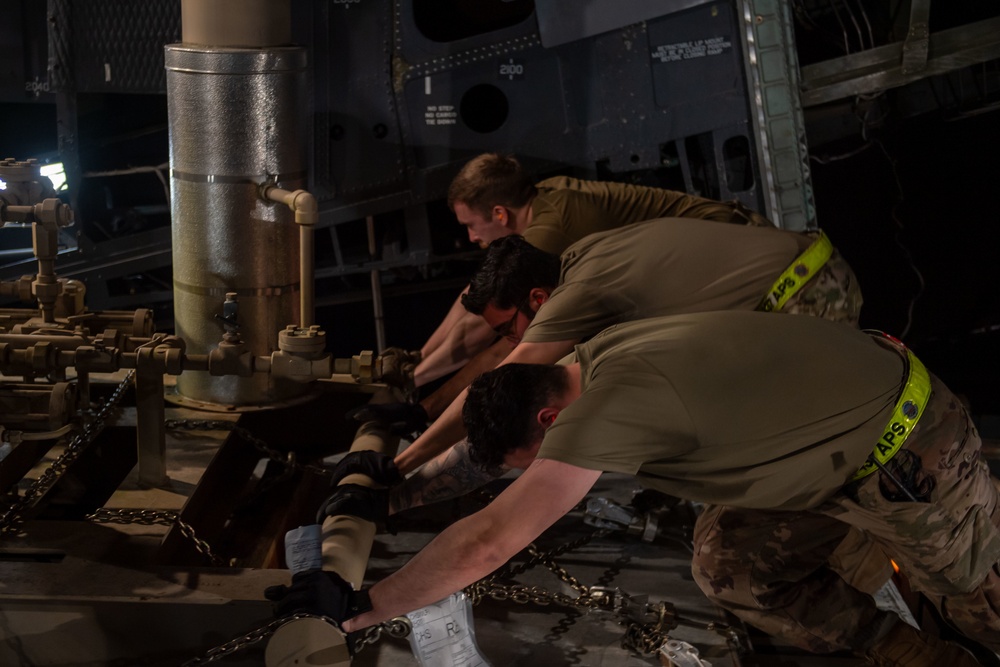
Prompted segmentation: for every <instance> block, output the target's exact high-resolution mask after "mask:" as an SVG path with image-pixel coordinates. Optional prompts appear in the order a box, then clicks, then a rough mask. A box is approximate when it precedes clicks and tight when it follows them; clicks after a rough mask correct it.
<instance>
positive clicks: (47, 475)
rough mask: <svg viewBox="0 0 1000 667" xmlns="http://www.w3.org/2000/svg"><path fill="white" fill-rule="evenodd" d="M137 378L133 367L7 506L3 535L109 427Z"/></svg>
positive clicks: (0, 523)
mask: <svg viewBox="0 0 1000 667" xmlns="http://www.w3.org/2000/svg"><path fill="white" fill-rule="evenodd" d="M134 378H135V371H134V370H130V371H129V372H128V374H126V376H125V379H123V380H122V381H121V383H119V385H118V386H117V387H116V388H115V390H114V392H112V394H111V396H110V397H108V400H107V401H105V402H104V404H103V405H102V406H101V407H100V409H99V410H98V411H97V413H96V414H95V415H94V417H93V419H91V420H90V421H89V422H87V423H86V424H85V425H84V427H83V430H82V431H80V433H78V434H77V435H76V437H74V438H73V440H71V441H70V443H69V444H68V445H66V449H65V450H64V451H63V453H62V454H61V455H59V457H58V458H56V460H55V461H53V462H52V465H50V466H49V467H48V468H46V469H45V471H44V472H42V474H41V475H39V476H38V479H36V480H35V481H34V483H32V485H31V486H29V487H28V488H27V489H25V491H24V494H23V495H22V496H21V497H20V498H19V499H18V500H17V501H16V502H15V503H13V504H12V505H11V506H10V507H8V508H7V510H6V511H5V512H4V513H3V515H0V535H3V534H6V533H11V532H13V531H15V530H16V529H17V527H18V525H19V524H20V523H21V515H22V514H23V513H24V512H25V510H27V509H28V508H29V507H31V506H32V505H33V504H34V502H35V501H36V500H37V499H38V498H39V497H41V496H42V495H44V494H45V492H46V491H48V490H49V489H50V488H52V486H53V485H54V484H55V483H56V482H57V481H59V478H61V477H62V476H63V474H64V473H65V472H66V470H67V468H69V466H70V464H71V463H73V461H75V460H76V459H77V458H79V457H80V455H81V454H82V453H83V452H84V451H86V449H87V447H89V446H90V444H91V443H93V441H94V439H95V438H97V436H98V435H99V434H100V433H101V432H102V431H103V430H104V428H105V426H106V423H105V422H107V420H108V418H109V417H111V415H112V413H113V412H114V411H115V409H116V408H117V407H118V404H119V403H120V402H121V400H122V397H124V396H125V392H126V391H127V390H128V388H129V386H130V385H131V384H132V381H133V379H134Z"/></svg>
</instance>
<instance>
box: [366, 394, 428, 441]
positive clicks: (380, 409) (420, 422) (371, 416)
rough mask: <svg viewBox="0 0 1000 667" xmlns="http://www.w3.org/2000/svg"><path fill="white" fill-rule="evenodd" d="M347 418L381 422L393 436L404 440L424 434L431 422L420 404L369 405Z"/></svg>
mask: <svg viewBox="0 0 1000 667" xmlns="http://www.w3.org/2000/svg"><path fill="white" fill-rule="evenodd" d="M347 418H348V419H354V420H356V421H359V422H367V421H376V422H379V423H380V424H384V425H385V426H386V427H387V428H388V429H389V432H390V433H392V434H393V435H398V436H401V437H404V438H405V437H409V436H412V435H413V434H414V433H423V432H424V429H426V428H427V422H428V421H429V419H428V417H427V411H426V410H424V408H423V406H422V405H420V404H419V403H381V404H376V403H369V404H368V405H362V406H361V407H360V408H357V409H355V410H352V411H351V412H348V413H347Z"/></svg>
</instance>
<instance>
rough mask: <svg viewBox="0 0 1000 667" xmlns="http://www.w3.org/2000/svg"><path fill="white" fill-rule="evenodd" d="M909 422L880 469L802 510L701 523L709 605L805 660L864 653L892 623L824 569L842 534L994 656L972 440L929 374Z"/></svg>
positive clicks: (985, 481) (985, 527) (983, 481)
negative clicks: (803, 653)
mask: <svg viewBox="0 0 1000 667" xmlns="http://www.w3.org/2000/svg"><path fill="white" fill-rule="evenodd" d="M931 387H932V395H931V398H930V401H929V403H928V405H927V408H926V410H925V412H924V414H923V415H922V416H921V418H920V421H919V422H918V424H917V425H916V427H915V428H914V430H913V431H912V433H911V434H910V436H909V438H908V439H907V440H906V442H905V444H904V446H903V449H901V450H900V451H899V452H898V453H897V454H896V455H895V456H894V457H893V458H892V459H890V460H889V462H888V464H887V466H886V467H887V468H888V470H889V472H890V473H891V474H892V476H893V477H895V478H896V479H897V480H898V481H900V482H901V483H902V485H903V486H905V487H906V488H907V489H908V490H909V492H910V493H911V494H913V496H914V497H916V498H917V502H914V501H913V500H911V499H910V498H909V497H908V496H907V494H906V493H905V492H903V491H901V490H900V489H899V488H898V487H897V485H896V484H895V483H894V482H893V481H892V480H891V478H890V477H889V475H887V474H884V473H879V472H876V473H875V474H872V475H869V476H868V477H866V478H864V479H862V480H859V481H857V482H853V483H851V484H848V485H847V486H846V487H845V488H844V489H843V490H842V491H841V492H839V493H837V494H836V495H835V496H834V497H832V498H831V499H829V500H828V501H827V502H825V503H824V504H822V505H820V506H819V507H816V508H814V509H812V510H809V511H804V512H774V511H756V510H747V509H740V510H730V509H728V508H727V509H726V510H725V511H722V512H715V513H714V514H711V515H707V516H703V518H705V520H704V521H702V520H699V523H698V526H697V528H696V533H695V544H696V553H695V556H694V566H693V572H694V575H695V579H696V580H697V581H698V584H699V585H700V586H701V588H702V590H704V591H705V593H706V594H707V595H708V596H709V598H710V599H712V600H713V601H714V602H716V603H717V604H719V605H720V606H723V607H725V608H727V609H729V610H731V611H732V612H733V613H735V614H736V615H737V616H739V617H740V618H742V619H744V620H745V621H746V622H748V623H750V624H751V625H754V626H756V627H758V628H760V629H762V630H764V631H765V632H768V633H769V634H774V635H778V636H781V637H783V638H785V639H787V640H789V641H791V642H792V643H794V644H797V645H798V646H800V647H802V648H805V649H807V650H810V651H815V652H832V651H837V650H842V649H850V650H855V651H863V650H865V649H867V648H868V647H869V646H871V645H872V643H873V642H874V641H875V640H876V639H877V638H878V637H880V636H881V635H883V634H884V633H885V632H886V631H887V630H888V629H889V628H890V627H891V626H892V625H893V624H894V623H895V622H896V619H895V617H894V616H893V615H891V614H888V613H886V612H883V611H880V610H878V609H877V608H876V607H875V604H874V602H873V600H872V598H871V597H870V596H868V595H865V594H863V593H861V592H859V591H858V590H857V589H855V588H854V587H852V586H850V585H848V583H847V582H846V581H844V579H842V578H841V577H840V576H838V575H837V574H834V573H833V572H832V571H831V570H830V569H829V568H828V567H826V564H827V559H828V557H829V555H830V554H831V553H832V552H833V550H834V548H836V546H837V545H838V543H839V542H840V540H841V539H842V538H843V537H844V535H846V533H847V531H848V530H849V529H851V528H853V529H856V530H859V531H863V533H864V534H865V535H866V536H868V538H869V539H871V540H872V541H874V542H875V543H877V544H878V545H879V547H880V548H881V549H882V550H883V551H884V553H886V554H888V555H889V556H890V557H891V558H892V559H893V560H894V561H895V562H896V563H897V564H898V565H899V566H900V568H901V571H902V573H903V574H904V575H905V576H906V577H907V579H908V580H909V583H910V585H911V587H912V588H913V589H914V590H917V591H920V592H921V593H923V594H924V595H925V596H927V598H928V599H930V600H931V601H932V602H933V604H934V605H935V606H936V607H937V609H938V611H939V612H940V613H941V615H942V617H943V618H945V619H946V620H947V621H948V622H949V623H950V624H952V625H953V626H954V627H955V628H957V629H958V630H959V631H961V632H962V633H963V634H965V635H966V636H968V637H973V638H976V639H977V640H978V641H980V642H981V643H983V644H984V645H986V646H987V647H989V648H990V649H991V650H993V651H1000V572H998V565H997V563H998V559H1000V500H998V495H997V490H996V488H995V487H994V483H993V480H992V479H991V477H990V473H989V469H988V467H987V465H986V463H985V462H984V461H983V460H982V459H981V456H980V449H981V446H982V442H981V440H980V437H979V434H978V433H977V431H976V428H975V426H974V425H973V424H972V421H971V420H970V419H969V417H968V415H967V414H966V411H965V409H964V408H963V407H962V405H961V403H960V402H959V401H958V399H957V398H956V397H955V396H954V395H953V394H952V393H951V392H950V391H949V390H948V389H947V388H946V387H945V386H944V385H943V384H942V383H941V382H940V380H938V379H937V378H936V377H934V376H931Z"/></svg>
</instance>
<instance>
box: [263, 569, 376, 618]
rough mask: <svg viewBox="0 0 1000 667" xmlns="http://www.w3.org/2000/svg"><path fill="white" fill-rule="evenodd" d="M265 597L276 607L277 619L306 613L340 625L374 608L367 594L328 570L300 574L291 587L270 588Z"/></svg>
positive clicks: (296, 576) (308, 571)
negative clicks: (328, 619)
mask: <svg viewBox="0 0 1000 667" xmlns="http://www.w3.org/2000/svg"><path fill="white" fill-rule="evenodd" d="M264 597H265V598H267V599H268V600H270V601H271V602H273V603H274V615H275V616H276V617H278V618H281V617H283V616H290V615H291V614H295V613H297V612H305V613H308V614H315V615H317V616H328V617H330V618H332V619H333V620H334V621H336V622H337V623H338V624H339V623H343V622H344V621H346V620H347V619H349V618H354V617H355V616H357V615H358V614H361V613H364V612H366V611H370V610H371V608H372V605H371V601H370V600H369V599H368V592H367V591H354V590H353V589H352V588H351V585H350V584H349V583H347V582H346V581H344V580H343V579H342V578H341V577H340V575H339V574H337V573H336V572H332V571H328V570H306V571H305V572H298V573H296V574H295V575H293V576H292V585H291V586H285V585H284V584H280V585H278V586H268V587H267V588H265V589H264Z"/></svg>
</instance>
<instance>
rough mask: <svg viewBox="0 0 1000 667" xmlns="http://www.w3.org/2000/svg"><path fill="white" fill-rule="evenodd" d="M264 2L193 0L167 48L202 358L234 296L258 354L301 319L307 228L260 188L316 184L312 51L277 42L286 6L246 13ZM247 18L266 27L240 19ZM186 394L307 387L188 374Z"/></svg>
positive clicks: (174, 195)
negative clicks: (310, 144) (278, 12)
mask: <svg viewBox="0 0 1000 667" xmlns="http://www.w3.org/2000/svg"><path fill="white" fill-rule="evenodd" d="M254 4H255V3H253V2H251V3H247V4H240V3H234V2H233V1H232V0H199V1H198V2H194V1H192V0H185V2H184V3H183V4H182V11H183V15H182V20H183V24H184V30H185V35H184V43H182V44H172V45H168V46H167V47H166V52H165V60H166V69H167V109H168V116H169V127H170V176H171V179H170V184H171V216H172V223H173V271H174V317H175V323H176V332H177V335H178V336H180V337H181V338H183V339H184V340H185V341H186V343H187V348H188V350H189V351H190V352H191V353H193V354H204V353H207V352H208V351H209V350H210V349H211V348H213V347H215V345H216V344H217V343H218V341H219V340H220V339H221V338H222V333H223V331H222V327H221V326H220V324H219V322H218V321H217V320H216V317H215V316H216V315H217V314H221V313H222V303H223V301H224V299H225V296H226V293H228V292H235V293H236V294H237V295H238V298H239V304H240V311H239V315H238V322H239V325H240V331H239V333H240V335H241V337H242V338H243V340H244V341H245V342H246V343H247V346H248V348H249V349H250V350H251V351H252V353H253V354H254V355H255V356H267V355H269V354H270V353H271V352H272V351H274V350H277V349H278V332H279V331H280V330H281V329H283V328H284V327H285V326H287V325H288V324H292V323H295V322H297V321H299V319H300V313H299V300H298V297H299V294H298V292H299V290H300V289H301V286H300V284H299V247H298V246H299V239H298V238H297V237H298V236H299V230H298V229H296V225H295V223H294V221H293V214H292V212H291V211H290V210H289V209H288V208H287V207H285V206H282V205H280V204H276V203H274V202H269V201H264V200H262V199H261V198H260V196H259V186H260V185H261V184H262V183H264V182H268V181H269V182H272V183H275V184H276V185H278V186H280V187H282V188H288V189H291V190H296V189H299V188H301V187H304V185H305V179H306V174H305V170H306V159H305V135H304V132H305V128H306V122H305V113H304V112H305V108H306V51H305V49H303V48H300V47H290V46H278V45H276V44H287V43H288V36H287V34H286V33H287V29H286V28H287V21H286V27H281V26H279V27H278V28H277V29H272V26H271V25H270V24H269V22H272V18H269V17H271V16H272V15H273V14H274V7H276V6H283V7H284V10H282V11H286V10H287V6H288V5H287V2H285V3H276V2H262V1H261V2H256V5H259V6H260V8H261V10H262V11H261V12H260V15H259V16H257V18H256V19H255V20H250V19H247V17H252V16H253V11H252V8H251V7H249V6H248V5H254ZM236 10H239V11H236ZM232 12H236V13H232ZM227 15H228V16H227ZM239 17H242V18H239ZM227 18H228V19H232V21H228V20H227ZM236 18H239V21H236V20H235V19H236ZM247 20H250V22H251V23H254V21H256V24H257V25H243V24H241V23H240V22H243V21H247ZM234 25H235V28H234V27H233V26H234ZM196 27H197V28H199V30H197V31H195V28H196ZM236 28H238V30H237V29H236ZM189 33H190V34H189ZM191 34H194V35H195V36H194V37H192V36H191ZM194 39H197V40H198V43H193V42H192V41H191V40H194ZM213 42H214V43H213ZM256 43H259V44H261V46H260V47H255V46H254V45H255V44H256ZM177 390H178V392H179V393H180V394H181V395H182V396H185V397H187V398H191V399H195V400H198V401H203V402H207V403H218V404H225V405H237V406H239V405H261V404H267V403H272V402H275V401H278V400H281V399H284V398H288V397H291V396H293V395H295V394H298V393H300V392H301V391H303V387H302V385H297V384H295V383H291V382H288V383H284V382H282V381H281V380H280V379H278V380H275V379H272V378H270V377H268V376H267V375H266V374H258V375H256V376H254V377H247V378H238V377H211V376H208V375H206V374H201V373H186V374H183V375H181V376H180V377H178V379H177Z"/></svg>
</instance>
